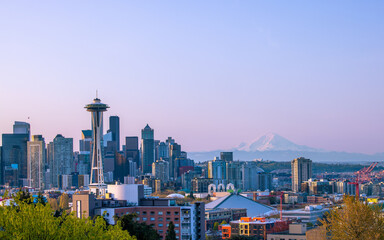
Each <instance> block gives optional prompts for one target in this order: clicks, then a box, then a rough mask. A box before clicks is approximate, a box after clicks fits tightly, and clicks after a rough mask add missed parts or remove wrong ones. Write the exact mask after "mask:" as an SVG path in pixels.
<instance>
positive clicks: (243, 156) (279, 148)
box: [188, 133, 384, 163]
mask: <svg viewBox="0 0 384 240" xmlns="http://www.w3.org/2000/svg"><path fill="white" fill-rule="evenodd" d="M227 151H232V152H233V156H234V159H238V160H243V161H252V160H254V159H260V158H262V159H265V160H274V161H291V160H292V159H294V158H297V157H306V158H310V159H311V160H312V161H316V162H331V163H336V162H338V163H341V162H348V163H351V162H354V163H361V162H369V161H371V162H372V161H382V159H383V158H384V153H381V154H374V155H369V154H362V153H348V152H335V151H326V150H323V149H317V148H311V147H308V146H305V145H298V144H296V143H293V142H291V141H289V140H288V139H286V138H284V137H282V136H279V135H277V134H274V133H269V134H266V135H264V136H262V137H260V138H258V139H256V140H255V141H252V142H250V143H241V144H240V145H238V146H237V147H236V148H232V149H221V150H214V151H208V152H191V153H188V156H189V157H191V158H192V159H194V160H195V161H198V162H199V161H207V160H212V159H213V158H214V157H218V156H220V152H227Z"/></svg>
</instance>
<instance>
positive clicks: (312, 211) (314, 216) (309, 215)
mask: <svg viewBox="0 0 384 240" xmlns="http://www.w3.org/2000/svg"><path fill="white" fill-rule="evenodd" d="M328 211H329V209H327V208H323V207H322V206H321V205H310V206H306V207H305V208H303V209H297V210H285V211H283V218H284V219H291V220H297V219H299V220H301V221H302V222H303V223H313V224H315V223H317V221H318V219H319V218H320V219H321V218H322V217H323V216H324V214H325V213H326V212H328Z"/></svg>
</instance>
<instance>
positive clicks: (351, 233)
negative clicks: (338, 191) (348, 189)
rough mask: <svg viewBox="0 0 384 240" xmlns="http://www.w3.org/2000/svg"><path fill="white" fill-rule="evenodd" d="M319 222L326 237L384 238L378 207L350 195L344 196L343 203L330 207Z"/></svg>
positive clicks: (383, 226) (363, 239)
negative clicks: (337, 206)
mask: <svg viewBox="0 0 384 240" xmlns="http://www.w3.org/2000/svg"><path fill="white" fill-rule="evenodd" d="M320 222H321V223H322V224H323V226H322V229H323V230H324V236H327V238H328V239H334V240H341V239H355V240H365V239H384V218H383V216H382V215H381V210H380V208H379V207H372V206H369V205H367V204H365V203H364V202H360V201H358V200H356V199H355V197H352V196H346V197H345V199H344V205H343V206H342V207H340V208H334V209H332V210H331V211H330V212H328V213H327V214H326V216H325V218H324V219H323V220H320Z"/></svg>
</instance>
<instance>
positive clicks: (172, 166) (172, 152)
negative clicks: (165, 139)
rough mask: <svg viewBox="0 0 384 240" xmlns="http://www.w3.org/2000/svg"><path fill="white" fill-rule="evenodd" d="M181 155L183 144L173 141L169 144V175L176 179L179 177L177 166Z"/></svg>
mask: <svg viewBox="0 0 384 240" xmlns="http://www.w3.org/2000/svg"><path fill="white" fill-rule="evenodd" d="M180 155H181V145H179V144H177V143H175V142H174V143H173V144H170V145H169V177H170V178H173V179H174V180H176V178H177V175H178V174H177V172H178V169H177V166H176V159H178V158H180Z"/></svg>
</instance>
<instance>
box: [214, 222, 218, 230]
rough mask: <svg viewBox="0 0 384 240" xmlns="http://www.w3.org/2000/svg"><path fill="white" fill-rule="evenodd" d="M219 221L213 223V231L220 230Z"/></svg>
mask: <svg viewBox="0 0 384 240" xmlns="http://www.w3.org/2000/svg"><path fill="white" fill-rule="evenodd" d="M219 225H220V224H219V223H218V222H215V223H214V224H213V231H218V230H219Z"/></svg>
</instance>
